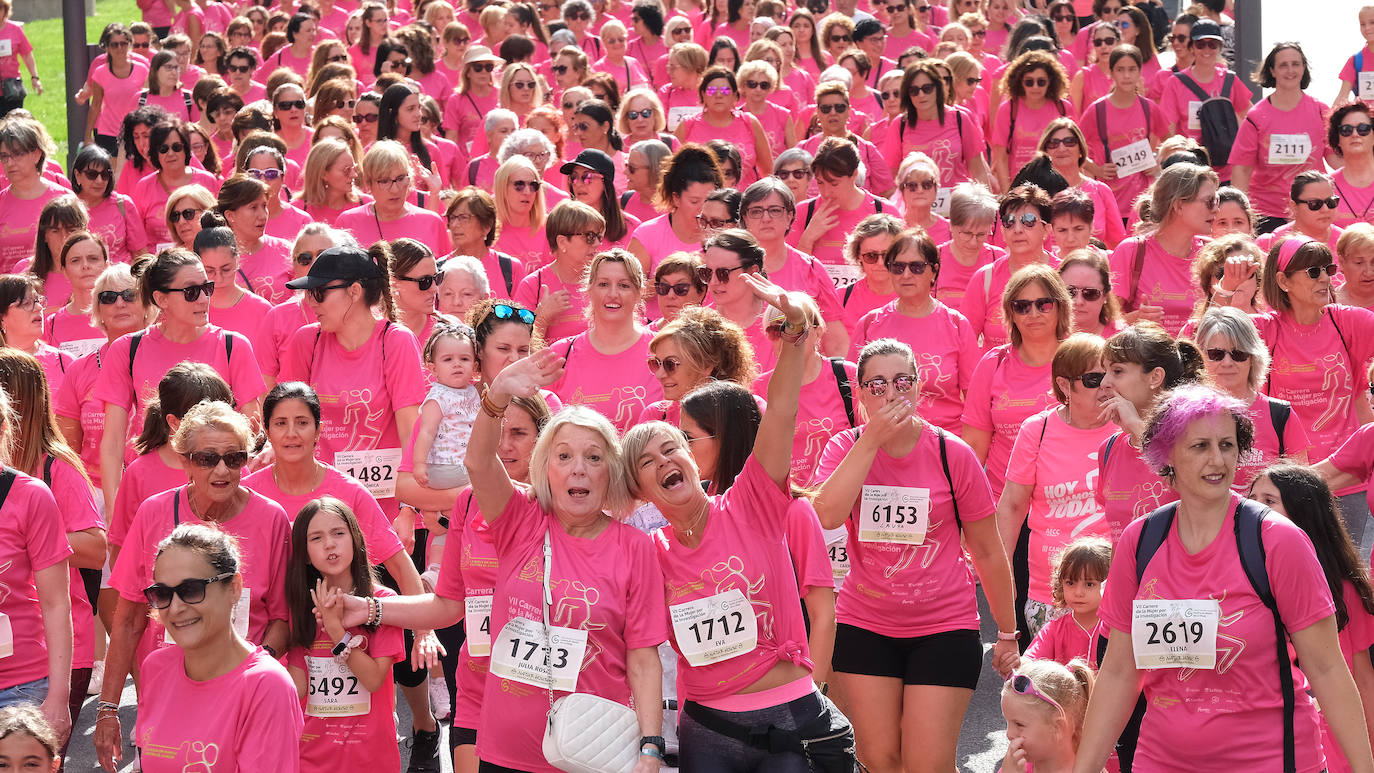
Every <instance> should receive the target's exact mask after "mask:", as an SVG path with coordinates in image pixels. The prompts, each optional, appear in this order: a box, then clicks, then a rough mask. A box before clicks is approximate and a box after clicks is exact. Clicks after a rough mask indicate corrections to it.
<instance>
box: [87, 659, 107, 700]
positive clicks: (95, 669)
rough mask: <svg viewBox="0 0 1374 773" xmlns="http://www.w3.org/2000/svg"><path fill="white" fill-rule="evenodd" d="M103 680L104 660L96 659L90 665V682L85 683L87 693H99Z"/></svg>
mask: <svg viewBox="0 0 1374 773" xmlns="http://www.w3.org/2000/svg"><path fill="white" fill-rule="evenodd" d="M104 681H105V661H103V660H97V661H96V662H95V665H93V666H91V683H90V684H88V685H86V694H87V695H99V694H100V685H101V683H103V682H104Z"/></svg>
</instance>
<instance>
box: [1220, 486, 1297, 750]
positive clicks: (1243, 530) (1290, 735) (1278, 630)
mask: <svg viewBox="0 0 1374 773" xmlns="http://www.w3.org/2000/svg"><path fill="white" fill-rule="evenodd" d="M1269 513H1270V510H1269V508H1267V507H1265V506H1263V505H1261V504H1259V503H1258V502H1252V501H1250V500H1248V499H1242V500H1241V501H1240V504H1239V505H1237V506H1236V517H1235V524H1236V550H1237V551H1239V553H1240V565H1241V568H1242V569H1244V570H1245V578H1246V579H1247V580H1249V581H1250V586H1251V587H1252V588H1254V590H1255V593H1256V595H1258V596H1259V598H1260V601H1262V602H1264V606H1266V607H1268V608H1269V611H1270V612H1271V613H1272V614H1273V616H1274V641H1275V646H1276V647H1277V648H1278V661H1279V689H1280V691H1281V692H1282V693H1283V770H1284V773H1295V771H1297V769H1298V765H1297V752H1296V747H1297V744H1296V741H1295V733H1294V729H1293V718H1294V714H1295V711H1296V705H1297V696H1296V695H1295V694H1294V691H1293V661H1292V659H1291V658H1290V657H1289V656H1288V630H1287V629H1286V628H1285V627H1284V625H1283V618H1282V617H1281V616H1280V615H1279V606H1278V602H1277V601H1275V600H1274V592H1273V588H1271V587H1270V585H1269V571H1268V569H1267V567H1266V566H1265V560H1264V536H1263V534H1262V533H1261V532H1262V530H1263V528H1264V519H1265V518H1266V517H1267V516H1268V515H1269Z"/></svg>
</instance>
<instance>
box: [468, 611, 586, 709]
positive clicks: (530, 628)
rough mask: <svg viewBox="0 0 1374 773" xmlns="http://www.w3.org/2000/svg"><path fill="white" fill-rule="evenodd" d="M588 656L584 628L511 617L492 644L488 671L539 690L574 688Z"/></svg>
mask: <svg viewBox="0 0 1374 773" xmlns="http://www.w3.org/2000/svg"><path fill="white" fill-rule="evenodd" d="M586 656H587V632H586V631H583V630H581V629H578V628H563V627H562V626H557V625H553V626H549V633H548V636H547V638H546V637H545V635H544V624H543V623H541V622H539V621H538V620H530V619H529V618H527V617H513V618H511V620H510V622H508V623H506V625H505V627H503V628H502V629H501V633H500V635H499V636H497V637H496V640H495V641H493V642H492V645H491V672H492V673H493V674H496V675H497V676H499V677H503V678H505V679H510V680H512V681H516V682H520V683H521V684H527V685H529V686H531V687H538V688H540V689H541V690H560V691H562V692H575V691H576V690H577V677H578V675H579V674H581V672H582V659H583V658H585V657H586Z"/></svg>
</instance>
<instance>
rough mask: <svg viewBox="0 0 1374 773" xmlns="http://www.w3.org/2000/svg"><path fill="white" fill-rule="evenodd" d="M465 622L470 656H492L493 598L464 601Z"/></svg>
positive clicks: (467, 599)
mask: <svg viewBox="0 0 1374 773" xmlns="http://www.w3.org/2000/svg"><path fill="white" fill-rule="evenodd" d="M463 613H464V614H463V620H464V626H465V627H466V629H467V636H468V654H469V655H472V656H473V657H478V658H484V657H486V656H488V655H490V654H491V596H468V597H467V598H465V599H463Z"/></svg>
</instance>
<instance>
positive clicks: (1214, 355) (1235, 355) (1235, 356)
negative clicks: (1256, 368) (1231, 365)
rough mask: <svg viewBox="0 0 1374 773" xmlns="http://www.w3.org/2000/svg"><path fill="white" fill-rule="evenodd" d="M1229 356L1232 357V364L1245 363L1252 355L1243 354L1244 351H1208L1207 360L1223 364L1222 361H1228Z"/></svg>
mask: <svg viewBox="0 0 1374 773" xmlns="http://www.w3.org/2000/svg"><path fill="white" fill-rule="evenodd" d="M1227 355H1230V356H1231V361H1232V362H1245V361H1246V360H1249V359H1250V353H1249V352H1243V351H1241V350H1239V349H1208V350H1207V359H1209V360H1211V361H1212V362H1221V361H1222V360H1224V359H1226V356H1227Z"/></svg>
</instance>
